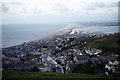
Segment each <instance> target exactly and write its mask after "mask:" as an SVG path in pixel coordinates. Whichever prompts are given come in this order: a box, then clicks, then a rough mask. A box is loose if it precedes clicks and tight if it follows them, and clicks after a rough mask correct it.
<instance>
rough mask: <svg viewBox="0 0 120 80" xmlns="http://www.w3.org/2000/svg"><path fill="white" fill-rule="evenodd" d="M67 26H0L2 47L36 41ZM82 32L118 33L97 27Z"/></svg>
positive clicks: (107, 28)
mask: <svg viewBox="0 0 120 80" xmlns="http://www.w3.org/2000/svg"><path fill="white" fill-rule="evenodd" d="M66 26H67V24H29V25H28V24H24V25H23V24H9V25H3V26H2V47H3V48H4V47H9V46H14V45H18V44H21V43H23V42H28V41H31V40H36V39H39V38H42V37H44V36H47V35H49V34H52V33H54V32H57V31H58V30H60V29H62V28H64V27H66ZM81 30H83V31H93V32H94V31H95V32H97V31H99V32H109V33H115V32H118V26H99V27H96V26H95V27H85V28H81Z"/></svg>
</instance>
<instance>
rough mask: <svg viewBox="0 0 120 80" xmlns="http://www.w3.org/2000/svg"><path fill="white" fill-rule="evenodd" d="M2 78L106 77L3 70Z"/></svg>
mask: <svg viewBox="0 0 120 80" xmlns="http://www.w3.org/2000/svg"><path fill="white" fill-rule="evenodd" d="M2 75H3V78H25V79H26V78H107V77H106V76H99V75H93V74H77V73H55V72H22V71H3V74H2Z"/></svg>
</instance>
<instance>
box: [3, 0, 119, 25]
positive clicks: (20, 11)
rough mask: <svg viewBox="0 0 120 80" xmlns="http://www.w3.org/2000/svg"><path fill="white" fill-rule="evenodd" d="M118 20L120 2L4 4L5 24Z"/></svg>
mask: <svg viewBox="0 0 120 80" xmlns="http://www.w3.org/2000/svg"><path fill="white" fill-rule="evenodd" d="M117 20H118V0H4V1H3V2H2V23H3V24H39V23H66V22H91V21H93V22H95V21H97V22H104V21H105V22H106V21H107V22H110V21H117Z"/></svg>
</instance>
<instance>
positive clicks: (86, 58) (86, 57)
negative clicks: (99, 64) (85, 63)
mask: <svg viewBox="0 0 120 80" xmlns="http://www.w3.org/2000/svg"><path fill="white" fill-rule="evenodd" d="M76 57H77V59H78V60H88V59H89V56H76Z"/></svg>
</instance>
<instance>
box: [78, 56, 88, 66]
mask: <svg viewBox="0 0 120 80" xmlns="http://www.w3.org/2000/svg"><path fill="white" fill-rule="evenodd" d="M76 57H77V60H78V62H77V63H76V64H85V63H87V62H88V61H89V56H76Z"/></svg>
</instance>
